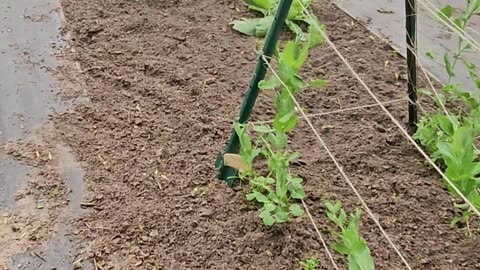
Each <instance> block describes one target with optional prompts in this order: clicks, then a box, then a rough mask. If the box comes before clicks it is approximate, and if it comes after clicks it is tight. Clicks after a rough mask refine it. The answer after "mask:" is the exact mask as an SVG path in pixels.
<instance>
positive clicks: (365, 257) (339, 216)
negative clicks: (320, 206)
mask: <svg viewBox="0 0 480 270" xmlns="http://www.w3.org/2000/svg"><path fill="white" fill-rule="evenodd" d="M325 207H326V209H327V217H328V218H329V219H330V220H331V221H332V222H333V223H335V225H337V226H338V227H339V229H340V231H339V232H334V233H333V235H334V237H335V238H337V241H336V242H333V243H330V246H331V247H332V248H333V249H334V250H335V251H337V252H338V253H340V254H342V255H346V256H347V259H348V269H349V270H374V269H375V265H374V263H373V258H372V255H371V254H370V249H369V248H368V246H367V243H366V242H365V240H364V239H363V238H362V237H361V236H360V232H359V223H360V217H361V210H360V209H358V208H357V209H356V210H355V214H350V220H348V217H347V213H345V210H344V209H343V207H342V204H341V203H340V202H336V203H335V204H332V203H330V202H328V201H327V202H325Z"/></svg>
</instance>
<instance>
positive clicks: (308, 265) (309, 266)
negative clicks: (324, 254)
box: [298, 257, 320, 270]
mask: <svg viewBox="0 0 480 270" xmlns="http://www.w3.org/2000/svg"><path fill="white" fill-rule="evenodd" d="M298 264H300V266H301V267H302V270H315V269H317V267H318V266H319V265H320V260H319V259H318V258H315V257H313V258H307V259H303V260H301V261H299V262H298Z"/></svg>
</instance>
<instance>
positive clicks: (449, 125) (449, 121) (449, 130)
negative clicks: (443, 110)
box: [435, 114, 458, 136]
mask: <svg viewBox="0 0 480 270" xmlns="http://www.w3.org/2000/svg"><path fill="white" fill-rule="evenodd" d="M435 118H436V120H437V121H438V123H439V125H440V128H441V129H442V130H443V131H444V132H445V133H446V134H447V135H449V136H453V134H454V133H455V130H456V129H457V126H458V122H456V119H455V118H453V117H450V118H449V117H448V116H446V115H443V114H437V115H436V117H435ZM454 124H456V125H454Z"/></svg>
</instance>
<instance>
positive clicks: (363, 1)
mask: <svg viewBox="0 0 480 270" xmlns="http://www.w3.org/2000/svg"><path fill="white" fill-rule="evenodd" d="M335 2H336V4H337V5H338V6H339V7H340V8H342V9H343V10H345V11H346V12H347V13H349V14H350V15H351V16H352V17H354V18H357V19H358V20H360V21H362V22H365V23H367V26H368V27H369V28H370V30H371V31H373V32H374V33H376V34H377V35H379V36H381V37H384V38H386V39H388V40H389V41H390V43H391V45H392V46H393V47H394V48H395V49H396V50H397V51H398V52H399V53H401V54H402V55H405V52H406V48H405V45H406V44H405V1H394V0H336V1H335ZM432 2H433V3H434V4H435V6H436V7H437V8H441V7H443V6H445V5H446V4H451V5H452V6H453V7H454V8H455V9H456V10H457V11H458V10H463V9H465V1H457V2H455V1H448V0H432ZM417 28H418V29H417V31H418V35H417V38H418V50H419V52H418V54H419V59H420V61H421V63H422V65H423V66H424V67H425V68H426V69H427V70H428V71H430V72H431V73H432V74H433V75H434V76H435V77H436V78H437V79H438V80H440V81H441V82H442V83H446V81H447V74H446V71H445V69H444V67H443V66H442V64H440V63H443V54H444V53H445V52H451V51H452V50H454V49H455V48H456V47H457V46H458V39H457V38H458V35H456V34H453V33H450V32H449V31H448V28H445V27H442V24H441V23H440V22H438V21H437V20H435V19H433V18H432V17H431V15H429V13H427V12H426V10H425V9H424V8H423V7H422V5H420V3H419V4H418V26H417ZM470 29H480V16H479V15H476V16H474V17H473V18H472V21H471V26H470ZM467 31H469V30H467ZM476 32H478V30H476ZM471 33H472V37H473V38H474V39H476V40H477V41H478V40H479V38H480V36H478V35H476V34H474V32H471ZM427 51H432V52H433V53H434V55H435V56H436V61H438V62H440V63H436V62H435V61H432V60H430V59H428V58H427V57H426V56H425V52H427ZM466 57H468V59H469V60H470V61H472V62H473V63H474V64H476V65H477V67H478V66H479V65H480V55H479V54H476V55H474V54H467V55H466ZM456 75H457V76H456V77H455V80H454V81H455V82H458V83H460V84H461V85H462V86H463V87H464V89H469V90H470V92H472V93H473V94H474V96H475V97H477V99H480V96H479V91H478V90H474V89H476V87H475V86H474V83H473V82H472V81H471V80H470V78H468V72H467V69H466V68H464V67H463V65H458V70H457V71H456Z"/></svg>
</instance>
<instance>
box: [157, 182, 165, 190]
mask: <svg viewBox="0 0 480 270" xmlns="http://www.w3.org/2000/svg"><path fill="white" fill-rule="evenodd" d="M155 181H156V182H157V185H158V188H159V189H160V190H163V188H162V186H161V185H160V182H158V180H155Z"/></svg>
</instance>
